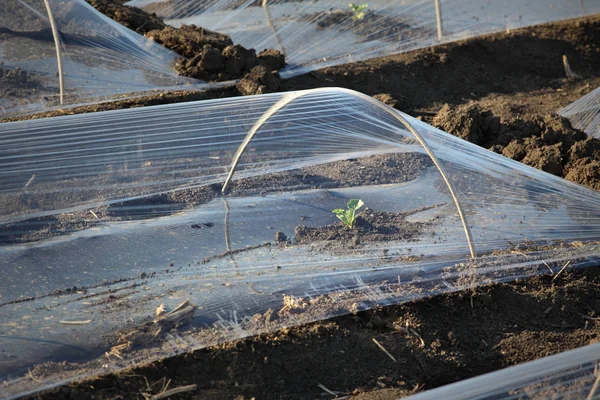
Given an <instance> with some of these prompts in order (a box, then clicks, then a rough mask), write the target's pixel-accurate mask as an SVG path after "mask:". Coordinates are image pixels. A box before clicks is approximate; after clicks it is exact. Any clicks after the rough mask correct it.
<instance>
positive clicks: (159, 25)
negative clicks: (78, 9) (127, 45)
mask: <svg viewBox="0 0 600 400" xmlns="http://www.w3.org/2000/svg"><path fill="white" fill-rule="evenodd" d="M86 1H87V2H88V3H89V4H90V5H91V6H92V7H94V8H95V9H96V10H98V11H100V12H101V13H102V14H104V15H106V16H107V17H109V18H111V19H113V20H115V21H117V22H118V23H120V24H121V25H124V26H125V27H127V28H129V29H131V30H133V31H136V32H137V33H141V34H144V33H146V32H148V31H152V30H155V29H164V28H165V26H166V25H165V23H164V22H163V21H162V20H161V19H160V18H158V17H157V16H156V15H155V14H149V13H147V12H145V11H143V10H140V9H139V8H136V7H129V6H126V5H123V2H122V1H118V0H86Z"/></svg>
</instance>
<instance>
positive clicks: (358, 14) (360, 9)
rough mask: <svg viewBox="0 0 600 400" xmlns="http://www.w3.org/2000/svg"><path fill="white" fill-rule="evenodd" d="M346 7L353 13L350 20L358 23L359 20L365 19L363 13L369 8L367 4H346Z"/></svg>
mask: <svg viewBox="0 0 600 400" xmlns="http://www.w3.org/2000/svg"><path fill="white" fill-rule="evenodd" d="M348 6H349V7H350V8H351V9H352V11H353V12H354V15H353V16H352V19H353V20H355V21H360V20H361V19H363V18H364V17H365V11H366V9H367V8H368V7H369V5H368V4H360V5H359V4H354V3H350V4H348Z"/></svg>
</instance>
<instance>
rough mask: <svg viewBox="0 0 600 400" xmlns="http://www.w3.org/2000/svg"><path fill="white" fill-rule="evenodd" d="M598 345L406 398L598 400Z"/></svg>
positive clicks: (599, 390) (415, 399) (424, 399)
mask: <svg viewBox="0 0 600 400" xmlns="http://www.w3.org/2000/svg"><path fill="white" fill-rule="evenodd" d="M599 362H600V344H598V343H596V344H592V345H589V346H585V347H581V348H579V349H576V350H571V351H567V352H564V353H560V354H557V355H553V356H550V357H544V358H541V359H539V360H536V361H532V362H529V363H525V364H522V365H518V366H514V367H509V368H506V369H503V370H500V371H496V372H492V373H489V374H486V375H482V376H479V377H476V378H472V379H466V380H464V381H461V382H457V383H454V384H451V385H447V386H442V387H440V388H437V389H433V390H429V391H426V392H423V393H421V394H417V395H414V396H411V397H408V399H410V400H426V399H449V400H450V399H465V400H466V399H481V400H483V399H494V400H501V399H506V400H508V399H522V398H527V399H549V398H552V399H587V400H591V399H598V398H600V378H599V376H600V375H598V365H599V364H598V363H599Z"/></svg>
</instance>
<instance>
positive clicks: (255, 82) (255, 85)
mask: <svg viewBox="0 0 600 400" xmlns="http://www.w3.org/2000/svg"><path fill="white" fill-rule="evenodd" d="M280 83H281V78H280V77H279V74H278V73H277V72H276V71H269V70H268V69H267V68H266V67H264V66H262V65H257V66H256V67H254V68H252V70H251V71H250V72H249V73H247V74H246V75H245V76H244V78H242V80H241V81H240V82H238V84H237V85H236V86H235V87H236V88H237V90H238V91H239V92H240V93H241V94H243V95H246V96H247V95H253V94H265V93H273V92H276V91H278V90H279V85H280Z"/></svg>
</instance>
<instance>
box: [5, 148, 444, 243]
mask: <svg viewBox="0 0 600 400" xmlns="http://www.w3.org/2000/svg"><path fill="white" fill-rule="evenodd" d="M432 165H433V163H432V162H431V160H430V159H429V157H428V156H426V155H425V154H421V153H399V154H391V155H374V156H368V157H362V158H358V159H351V160H342V161H336V162H332V163H327V164H322V165H315V166H310V167H306V168H302V169H299V170H292V171H286V172H278V173H273V174H269V175H266V176H259V177H252V178H245V179H239V180H235V181H232V184H231V186H230V188H229V190H228V196H237V197H239V196H256V195H264V194H267V193H273V192H283V191H294V190H307V189H331V188H341V187H353V186H362V185H365V184H369V185H380V184H392V183H401V182H406V181H410V180H413V179H416V178H417V177H418V176H419V174H420V172H421V171H423V170H424V169H425V168H427V167H430V166H432ZM221 188H222V186H221V185H211V186H203V187H198V188H190V189H184V190H179V191H173V192H169V193H165V194H159V195H154V196H147V197H143V198H140V199H136V200H130V201H126V202H117V203H114V204H111V205H107V206H101V207H96V208H93V209H89V210H81V211H75V212H69V213H63V214H59V215H52V216H44V217H39V218H32V219H29V220H26V221H20V222H17V223H10V224H4V225H2V224H0V244H17V243H28V242H35V241H39V240H44V239H48V238H50V237H53V236H61V235H66V234H69V233H71V232H75V231H79V230H83V229H89V228H93V227H94V226H96V225H98V224H99V223H101V222H107V221H123V220H140V219H148V218H155V217H160V216H164V215H169V214H173V213H176V212H179V211H181V210H183V209H185V208H189V207H192V206H196V205H199V204H204V203H207V202H209V201H211V200H212V199H214V198H215V197H218V196H220V195H221ZM59 195H60V194H59ZM8 201H13V199H12V198H6V197H3V196H0V205H2V206H3V208H4V209H6V210H8V209H9V207H10V205H9V204H8V203H7V202H8ZM20 201H21V202H22V204H21V205H19V206H18V207H19V208H18V209H23V210H26V209H29V208H32V207H33V204H32V202H35V199H32V198H31V197H29V196H28V195H27V194H22V195H21V196H20ZM13 206H14V205H13Z"/></svg>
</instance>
